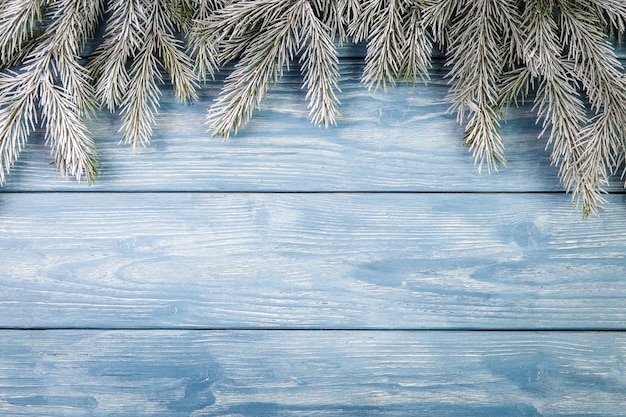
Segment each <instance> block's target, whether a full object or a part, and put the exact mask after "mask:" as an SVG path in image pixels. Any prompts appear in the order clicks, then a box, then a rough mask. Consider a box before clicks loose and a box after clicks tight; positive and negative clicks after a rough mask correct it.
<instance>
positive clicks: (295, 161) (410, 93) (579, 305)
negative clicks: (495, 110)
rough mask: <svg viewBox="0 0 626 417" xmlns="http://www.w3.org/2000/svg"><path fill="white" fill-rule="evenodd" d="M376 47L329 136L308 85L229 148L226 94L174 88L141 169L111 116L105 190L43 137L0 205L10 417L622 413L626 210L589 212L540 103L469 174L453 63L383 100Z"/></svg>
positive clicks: (99, 133) (347, 73)
mask: <svg viewBox="0 0 626 417" xmlns="http://www.w3.org/2000/svg"><path fill="white" fill-rule="evenodd" d="M358 51H360V52H358ZM362 51H363V50H362V48H361V49H360V50H359V49H358V48H357V53H354V52H353V51H352V52H351V51H343V52H342V56H343V57H344V58H343V59H342V64H341V73H342V81H341V88H342V94H341V96H340V97H341V100H342V102H343V107H342V112H343V116H342V118H341V119H340V120H339V123H338V126H336V127H333V128H330V129H328V130H324V129H319V128H316V127H313V126H311V125H310V123H309V122H308V119H307V117H306V106H305V103H304V100H303V98H304V97H303V96H304V94H303V92H302V91H300V89H299V84H300V79H299V76H298V75H297V74H294V73H291V74H290V75H288V76H287V77H286V79H285V80H284V82H283V83H281V84H279V85H277V86H276V87H275V88H274V90H273V92H272V93H271V95H270V98H269V99H268V101H267V102H266V103H265V104H264V107H263V110H262V111H260V112H258V113H257V115H256V117H255V118H254V119H253V122H252V123H251V124H250V125H249V127H247V128H246V129H244V130H243V131H242V132H241V134H240V135H239V136H237V137H236V138H233V139H231V140H229V141H228V142H225V143H223V142H220V141H218V140H211V139H209V138H208V135H207V134H206V133H205V132H204V125H203V121H204V120H203V119H204V114H205V111H206V107H208V106H209V105H210V103H211V101H212V100H213V99H214V98H215V96H216V95H217V92H218V90H219V82H218V83H217V84H212V85H210V86H208V87H206V88H205V89H203V90H202V91H201V94H200V95H201V99H200V101H199V102H198V103H196V104H195V105H193V106H189V107H185V106H182V105H179V104H176V103H175V100H174V98H173V96H172V94H171V93H170V92H169V91H168V90H167V89H164V90H163V94H164V96H163V106H162V108H161V114H160V115H159V117H158V123H159V125H158V127H157V128H156V130H155V137H154V139H153V143H152V144H151V146H150V147H149V148H147V149H146V150H144V151H143V152H141V153H140V154H133V153H132V152H130V151H129V150H128V149H127V148H126V147H125V146H119V145H118V143H117V142H118V140H119V137H120V134H119V133H118V132H117V129H118V128H119V126H120V121H119V119H118V117H117V116H115V115H110V114H104V113H103V114H101V115H100V117H99V118H98V119H96V120H93V121H92V122H91V123H90V128H91V129H92V132H93V134H94V137H95V138H96V140H97V142H98V146H99V149H100V152H101V155H102V161H103V163H104V171H103V175H102V177H101V178H100V180H99V181H98V182H97V183H96V184H95V185H93V186H91V187H87V186H86V185H85V184H77V183H76V182H73V181H62V180H59V179H58V178H57V177H56V175H55V172H54V167H53V166H51V165H50V164H49V162H50V161H51V159H52V158H51V157H50V156H49V151H48V150H47V149H46V148H45V147H44V146H43V140H42V138H41V137H38V136H37V134H35V136H34V137H33V138H31V140H30V142H29V145H28V147H27V148H26V149H25V151H24V154H23V155H22V158H21V159H20V162H19V163H18V164H17V166H16V167H15V169H14V171H13V175H12V177H10V179H9V181H10V182H9V184H7V186H6V187H5V188H4V189H3V190H2V192H0V328H2V329H0V415H2V416H32V415H45V416H69V415H71V416H83V415H84V416H127V415H136V416H162V415H167V416H189V415H206V416H228V415H230V416H267V415H287V416H292V415H293V416H295V415H300V416H301V415H348V416H362V415H386V416H387V415H389V416H407V415H425V416H430V415H432V416H446V415H450V416H494V415H497V416H539V415H550V416H572V415H586V416H620V415H623V406H624V400H623V399H624V398H625V394H626V380H625V379H624V375H625V374H626V372H625V369H624V367H625V365H624V364H625V363H626V329H625V324H626V281H625V280H624V277H625V276H626V257H625V254H626V233H625V232H626V230H625V229H626V222H625V220H624V219H625V218H626V217H625V215H626V201H625V198H624V194H614V195H611V196H610V197H609V201H610V205H609V207H608V209H607V211H606V212H605V213H603V214H602V215H601V216H600V217H599V218H592V219H589V220H587V221H582V220H581V219H580V215H579V214H578V213H577V212H576V211H574V210H572V209H571V206H570V204H569V198H568V197H567V196H565V195H562V194H559V193H555V192H558V191H560V190H561V186H560V184H559V183H558V179H557V174H556V169H555V168H554V167H550V166H549V158H548V152H546V151H545V150H544V144H543V142H542V141H540V140H536V139H535V137H536V135H537V133H538V132H539V129H538V128H537V127H536V126H535V125H534V116H533V114H532V113H531V112H530V110H529V108H528V107H526V108H523V109H520V110H516V111H513V112H512V113H511V114H510V115H509V121H508V123H507V124H505V125H504V126H503V135H504V137H505V142H506V146H507V156H508V159H509V164H508V166H507V167H506V168H505V169H502V170H501V171H500V172H499V173H497V174H491V175H487V174H485V173H483V174H478V173H477V170H476V167H475V166H474V165H473V163H472V159H471V156H470V155H469V154H468V153H467V150H466V149H465V148H464V147H463V145H462V144H461V139H460V138H461V136H462V129H461V128H460V127H459V126H458V125H457V124H456V122H455V120H454V118H453V117H452V116H450V115H447V114H446V113H445V110H446V108H447V104H446V103H445V101H444V97H445V94H446V90H447V87H446V84H445V80H444V79H443V74H444V70H443V69H442V68H441V65H439V66H436V68H435V69H434V70H433V80H432V82H431V83H429V85H427V86H418V88H416V89H410V88H409V89H405V88H403V87H399V88H396V89H393V90H391V91H389V92H388V93H387V94H385V93H383V92H380V91H378V92H373V91H367V90H366V89H364V88H363V86H361V85H360V84H359V82H358V80H359V76H360V73H361V70H362V65H363V63H362V62H361V61H360V60H353V59H351V58H349V57H355V56H356V57H359V56H362ZM359 53H360V54H361V55H359ZM620 54H621V55H622V56H623V50H621V51H620ZM621 187H622V185H621V181H617V180H615V181H614V184H613V187H612V191H614V192H621V190H622V188H621ZM60 191H69V192H67V193H64V192H60ZM172 191H174V192H172ZM206 191H208V192H209V193H205V192H206ZM222 191H224V192H226V193H223V194H219V192H222ZM290 191H301V192H305V193H304V194H284V193H283V192H290ZM388 191H392V192H394V193H391V194H389V193H385V192H388ZM274 192H278V193H274ZM312 192H313V193H312ZM317 192H320V193H317ZM379 192H382V193H379ZM537 192H540V193H537ZM9 328H10V329H25V328H28V329H30V330H9ZM35 328H36V329H42V331H34V329H35ZM50 328H56V329H63V330H50ZM87 328H90V329H91V330H87ZM124 328H125V329H126V330H123V329H124ZM105 329H110V330H109V331H105ZM115 329H117V330H115ZM140 329H142V330H140ZM147 329H149V330H147ZM183 329H187V330H188V329H196V330H194V331H181V330H183ZM218 329H222V330H218ZM244 329H247V330H244ZM323 329H326V330H323ZM332 329H339V330H332ZM348 329H352V330H351V331H345V330H348ZM354 329H359V330H354ZM409 329H410V330H409ZM459 329H473V330H475V331H459ZM556 329H561V330H569V331H554V330H556ZM594 329H595V330H598V329H604V330H611V331H609V332H593V331H588V330H594ZM480 330H488V331H480ZM507 330H517V331H514V332H510V331H507ZM533 330H542V331H540V332H536V331H533ZM572 330H577V331H575V332H574V331H572ZM581 330H587V331H581Z"/></svg>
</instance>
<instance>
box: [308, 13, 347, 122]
mask: <svg viewBox="0 0 626 417" xmlns="http://www.w3.org/2000/svg"><path fill="white" fill-rule="evenodd" d="M301 18H302V22H301V25H302V27H301V29H300V41H299V43H300V44H301V45H302V48H301V50H302V57H301V58H300V61H301V62H302V63H303V66H302V72H303V74H304V87H305V88H306V89H307V95H306V98H307V99H308V100H309V105H308V107H309V109H310V112H309V116H310V118H311V121H312V122H313V123H314V124H316V125H319V124H324V126H326V127H328V125H329V124H335V123H336V122H335V120H336V117H337V115H338V114H339V110H338V107H339V100H338V99H337V96H336V94H335V90H337V91H339V83H338V78H339V68H338V61H339V59H338V58H337V51H336V49H335V47H334V45H333V39H332V38H331V33H330V30H329V29H328V28H327V27H326V26H325V25H324V23H323V22H321V21H320V20H319V19H318V17H317V16H316V15H315V13H314V11H313V9H312V8H311V5H310V4H309V3H308V2H302V10H301Z"/></svg>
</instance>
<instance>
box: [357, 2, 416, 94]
mask: <svg viewBox="0 0 626 417" xmlns="http://www.w3.org/2000/svg"><path fill="white" fill-rule="evenodd" d="M362 7H363V8H362V11H361V14H360V15H359V17H358V18H357V19H356V20H355V22H354V24H353V26H352V28H351V33H352V35H353V36H354V40H355V42H359V41H361V40H363V39H367V55H366V57H365V69H364V70H363V77H362V78H361V81H362V82H363V83H364V84H366V85H367V86H368V88H372V87H374V88H376V89H377V88H379V87H382V88H383V90H385V91H386V90H387V85H388V84H389V85H390V86H392V87H393V86H395V85H396V80H397V79H398V78H399V75H400V66H401V65H402V64H401V63H402V61H403V54H404V52H405V51H404V48H405V46H406V43H407V42H406V35H405V32H404V25H403V15H404V12H405V10H404V3H403V2H402V1H401V0H389V1H388V0H366V1H364V2H363V6H362Z"/></svg>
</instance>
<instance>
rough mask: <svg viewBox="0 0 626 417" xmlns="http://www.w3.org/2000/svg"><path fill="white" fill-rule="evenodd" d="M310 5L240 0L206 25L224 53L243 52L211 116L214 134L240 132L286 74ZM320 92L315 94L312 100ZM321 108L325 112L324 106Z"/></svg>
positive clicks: (294, 1)
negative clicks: (208, 25) (271, 86)
mask: <svg viewBox="0 0 626 417" xmlns="http://www.w3.org/2000/svg"><path fill="white" fill-rule="evenodd" d="M307 4H308V3H307V1H306V0H292V1H279V0H259V1H252V0H244V1H240V2H235V3H233V4H231V5H229V6H227V7H225V8H224V9H222V10H220V11H219V13H217V14H216V20H214V22H215V23H216V24H215V26H214V27H212V28H211V27H209V28H208V29H207V28H205V30H204V33H201V34H200V36H205V37H209V38H213V39H215V40H216V41H217V42H220V45H222V48H223V53H222V55H223V56H225V57H228V58H231V57H236V56H238V54H239V53H242V54H243V55H242V56H241V59H240V60H239V62H238V63H237V64H236V65H235V69H234V71H233V72H232V73H231V74H230V75H229V76H228V78H227V80H226V84H225V86H224V88H223V89H222V91H221V93H220V95H219V97H218V98H217V99H216V101H215V104H214V105H213V106H212V107H211V109H210V110H209V113H208V115H207V124H208V125H209V127H210V129H211V131H212V132H213V135H214V136H216V135H217V136H222V137H224V138H228V136H229V135H230V132H231V131H233V132H234V133H236V132H237V129H238V128H239V127H240V126H242V125H245V124H246V123H247V122H248V121H249V120H250V117H251V116H252V112H253V111H254V110H255V109H257V108H259V107H260V105H261V101H262V100H263V98H264V97H265V94H266V93H267V91H268V89H269V87H270V85H271V83H275V82H276V81H277V80H278V79H279V78H281V77H282V74H283V69H284V68H288V67H289V62H290V60H291V59H293V57H294V55H295V53H296V52H297V51H298V50H299V49H300V45H299V43H300V40H301V35H300V29H301V28H300V25H301V24H302V22H303V19H304V17H303V10H304V6H305V5H307ZM320 30H321V29H320ZM253 40H254V42H253ZM306 56H308V57H307V58H306V59H322V60H326V59H327V58H324V57H323V56H317V57H313V56H312V55H311V52H308V55H306ZM222 59H224V58H222ZM331 61H332V57H331ZM306 71H307V70H306V69H305V73H306ZM331 72H332V71H331ZM305 84H306V82H305ZM331 84H332V81H331ZM322 90H326V87H322ZM318 93H319V92H318ZM318 93H312V95H310V96H309V98H312V97H313V96H314V94H318ZM321 93H322V94H325V93H324V91H322V92H321ZM313 106H314V107H315V106H317V104H314V105H313ZM312 109H313V108H312ZM321 111H326V110H325V108H324V107H322V108H321ZM329 114H330V113H329ZM320 115H321V114H320ZM323 117H328V114H326V115H323ZM320 120H323V119H320Z"/></svg>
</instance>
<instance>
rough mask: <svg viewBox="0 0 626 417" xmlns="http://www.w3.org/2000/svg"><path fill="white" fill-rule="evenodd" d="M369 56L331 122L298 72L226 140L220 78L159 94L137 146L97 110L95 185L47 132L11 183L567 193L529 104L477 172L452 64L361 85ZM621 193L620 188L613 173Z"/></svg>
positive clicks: (356, 64)
mask: <svg viewBox="0 0 626 417" xmlns="http://www.w3.org/2000/svg"><path fill="white" fill-rule="evenodd" d="M362 69H363V64H362V62H361V61H354V60H348V61H347V62H344V63H342V66H341V73H342V81H341V85H340V86H341V89H342V93H341V94H340V99H341V101H342V103H343V104H342V108H341V109H342V114H343V116H342V118H341V119H340V120H339V122H338V126H336V127H330V128H328V129H323V128H318V127H315V126H312V125H311V124H310V122H309V120H308V116H307V109H306V103H305V100H304V95H305V93H304V92H303V91H302V90H301V88H300V86H301V77H300V76H299V74H298V73H297V70H295V71H293V72H292V73H290V74H289V75H288V76H286V77H285V80H284V82H281V83H280V84H278V85H277V86H276V87H275V88H274V89H273V91H272V92H271V94H270V98H269V100H268V101H267V102H266V104H265V105H264V108H263V110H262V111H260V112H257V113H256V115H255V117H254V118H253V121H252V122H251V124H250V125H249V126H248V127H247V128H245V129H243V130H241V132H240V134H239V135H238V136H237V137H235V138H231V139H230V140H228V141H227V142H223V141H220V140H217V139H211V138H210V135H209V133H208V132H207V130H206V129H207V128H206V126H205V125H204V121H205V114H206V110H207V108H208V107H209V106H210V104H211V103H212V101H213V99H214V98H215V97H216V96H217V94H218V92H219V88H220V83H219V82H217V83H215V84H211V85H209V86H207V87H206V88H205V89H203V90H202V91H201V92H200V100H199V102H197V103H196V104H194V105H193V106H183V105H181V104H177V102H176V100H175V97H174V96H173V94H172V92H171V91H170V90H169V89H167V88H166V89H164V90H163V101H162V105H161V109H160V110H161V111H160V114H159V116H158V117H157V123H158V126H157V127H156V129H155V134H154V138H153V141H152V144H151V145H150V146H149V147H148V148H146V149H145V150H144V151H142V152H141V153H139V154H135V153H133V152H132V151H130V149H129V148H128V146H125V145H119V144H118V141H119V138H120V137H121V134H120V133H118V129H119V127H120V125H121V122H120V119H119V117H118V116H116V115H111V114H108V113H101V114H100V115H99V117H98V118H97V119H94V120H92V121H91V122H90V128H91V131H92V133H93V136H94V138H95V140H96V141H97V144H98V148H99V151H100V154H101V160H102V163H103V165H104V167H103V172H102V175H101V177H100V178H99V180H98V181H97V182H96V184H95V185H93V186H91V187H88V186H87V185H86V184H84V183H81V184H79V183H77V182H75V181H63V180H60V179H59V178H58V177H57V176H56V175H55V167H54V166H53V165H51V164H50V162H51V161H52V159H53V158H52V157H51V156H50V152H49V149H48V148H47V147H45V146H44V140H43V137H42V136H43V135H42V134H39V136H37V135H35V136H34V137H32V138H31V139H30V140H29V144H28V146H26V148H25V150H24V151H23V154H22V157H21V158H20V160H19V162H18V163H17V166H16V167H15V169H14V170H13V171H12V173H13V174H12V175H11V177H10V178H9V182H8V183H7V185H6V186H5V189H6V190H80V191H103V190H116V191H119V190H128V191H162V190H178V191H186V190H195V191H198V190H199V191H336V190H342V191H370V190H393V191H560V190H562V186H561V184H560V183H559V180H558V175H557V169H556V168H555V167H551V166H550V161H549V155H548V152H547V151H545V150H544V147H545V141H543V140H538V139H537V138H536V137H537V135H538V133H539V131H540V129H539V127H538V126H535V117H534V115H533V113H532V112H531V111H530V109H529V108H525V109H521V110H518V111H512V112H511V114H510V116H509V120H508V122H507V123H506V124H504V125H503V133H502V134H503V137H504V140H505V143H506V148H507V158H508V165H507V167H505V168H503V169H501V170H500V171H499V172H498V173H493V174H492V175H489V174H487V173H486V172H484V173H482V174H479V173H478V170H477V167H476V166H475V165H474V162H473V158H472V156H471V155H470V154H469V153H468V151H467V149H466V148H465V146H464V145H463V144H462V136H463V132H462V128H461V127H459V125H458V124H457V122H456V120H455V117H454V116H452V115H449V114H446V110H447V108H448V106H449V105H448V103H447V102H446V101H445V95H446V93H447V85H446V80H444V79H443V75H444V74H445V71H444V70H443V69H442V68H441V67H439V68H436V69H434V70H433V79H432V82H430V83H429V84H428V85H427V86H424V85H419V86H418V87H417V88H415V89H413V88H408V89H407V88H405V87H404V86H400V87H398V88H395V89H392V90H390V91H389V92H388V93H386V94H385V93H384V92H382V91H378V92H375V91H368V90H367V89H366V88H365V87H364V86H363V85H361V84H360V82H359V77H360V74H361V71H362ZM613 189H614V190H621V189H622V185H621V181H617V180H616V181H615V184H614V187H613Z"/></svg>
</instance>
